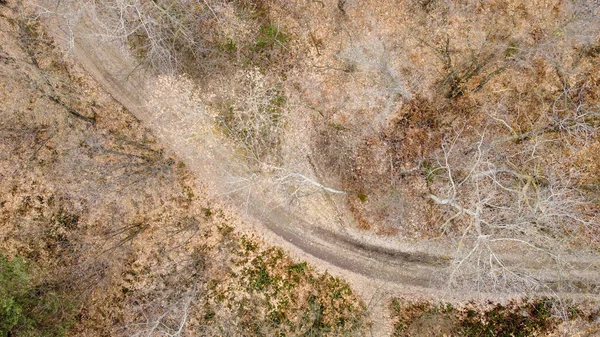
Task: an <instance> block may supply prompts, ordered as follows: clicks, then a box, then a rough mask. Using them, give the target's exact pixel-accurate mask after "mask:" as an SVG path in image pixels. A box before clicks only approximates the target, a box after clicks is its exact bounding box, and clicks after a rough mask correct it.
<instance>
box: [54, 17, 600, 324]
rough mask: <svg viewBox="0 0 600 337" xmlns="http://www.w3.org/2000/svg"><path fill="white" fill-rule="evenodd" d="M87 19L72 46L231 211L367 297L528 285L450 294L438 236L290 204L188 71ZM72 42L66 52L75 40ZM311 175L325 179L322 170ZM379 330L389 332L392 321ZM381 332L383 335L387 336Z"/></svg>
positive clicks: (59, 26)
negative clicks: (146, 54)
mask: <svg viewBox="0 0 600 337" xmlns="http://www.w3.org/2000/svg"><path fill="white" fill-rule="evenodd" d="M82 18H83V19H81V21H80V22H78V23H77V24H76V25H73V26H71V27H69V28H70V29H72V32H73V33H74V40H72V41H73V42H74V45H73V49H71V50H69V52H70V53H72V55H73V56H74V58H75V60H77V61H78V62H80V63H81V64H82V65H83V67H84V68H85V69H86V70H87V71H88V72H89V73H90V74H91V75H92V76H93V77H94V78H95V79H96V80H97V81H99V82H100V83H102V85H103V86H104V87H105V89H106V90H107V91H108V92H110V93H111V95H112V96H113V97H114V98H115V99H116V100H118V101H119V102H120V103H122V104H123V105H124V106H125V107H127V109H129V110H130V111H131V112H132V113H133V114H134V115H135V116H136V117H137V118H138V119H139V120H141V121H142V122H143V123H144V124H145V125H146V126H147V127H148V128H149V129H150V130H151V131H152V132H153V133H154V134H155V135H156V136H157V137H158V139H160V141H161V142H162V143H164V144H165V145H167V146H168V147H170V148H171V149H172V150H173V151H174V152H175V153H176V154H177V156H178V157H179V158H180V159H181V160H182V161H183V162H185V164H186V166H187V167H188V168H190V170H192V171H193V172H194V173H195V174H196V175H197V176H198V177H200V178H201V180H202V181H203V184H205V185H206V186H208V190H209V191H211V193H213V194H215V195H221V196H222V198H223V200H224V202H225V203H226V204H228V205H230V206H231V211H232V212H233V213H236V214H237V216H238V217H241V218H242V219H243V220H244V221H241V222H239V224H240V226H245V224H246V223H249V224H252V227H247V228H240V230H243V231H249V232H255V233H258V234H259V235H261V236H262V237H264V238H265V239H266V240H267V241H268V242H270V243H273V244H275V245H279V246H282V247H284V248H285V249H286V250H288V251H289V252H291V253H292V255H294V256H297V257H299V258H301V259H307V260H308V261H309V262H310V263H312V264H314V265H316V266H318V267H320V268H321V269H325V270H330V271H332V273H333V274H335V275H338V276H341V277H343V278H345V279H347V280H349V281H350V282H351V283H352V284H353V285H354V287H355V288H357V289H358V290H359V291H360V292H361V293H362V295H363V296H364V297H365V299H366V300H367V301H369V300H373V301H374V302H377V301H378V300H380V298H381V297H382V296H383V295H382V293H384V294H386V295H385V296H387V295H404V296H413V297H434V298H440V299H441V298H443V299H445V300H451V301H452V300H465V299H471V298H473V297H477V298H489V299H494V300H499V299H500V300H501V299H505V298H509V297H511V296H518V295H522V293H521V292H520V291H518V292H510V291H507V292H506V293H503V294H485V293H483V294H482V293H480V292H476V291H475V289H460V290H458V291H454V290H453V291H448V289H447V288H446V287H445V284H446V283H445V281H446V280H445V275H447V271H448V269H449V268H450V267H451V266H450V265H449V262H448V261H449V259H448V256H449V254H450V250H449V248H448V246H447V245H444V244H443V243H438V242H435V241H432V242H429V243H419V244H415V243H410V242H404V243H401V242H395V241H393V240H390V239H382V238H378V237H375V236H371V235H369V234H366V233H363V232H358V231H353V230H351V229H348V228H347V227H342V226H340V225H338V223H339V221H337V219H338V218H339V217H343V215H340V214H339V212H337V210H336V202H338V201H336V200H335V197H329V196H322V195H320V196H315V197H314V198H313V199H311V201H310V202H309V203H308V204H309V205H315V204H319V205H320V207H319V208H318V210H316V211H315V208H314V207H311V206H293V207H292V206H290V207H282V206H287V203H286V200H280V199H278V197H277V196H276V195H274V194H265V193H269V191H270V186H269V185H268V183H266V182H265V180H263V179H262V178H261V177H257V176H255V175H253V174H252V172H251V171H250V170H249V169H248V168H247V167H246V166H245V165H244V164H242V163H239V162H237V161H236V156H235V153H234V151H233V150H231V148H229V147H228V146H227V144H226V143H225V142H224V141H223V139H221V138H220V137H219V136H218V135H216V134H215V132H214V130H213V126H212V124H211V118H212V117H211V116H210V115H208V114H207V113H206V112H205V111H204V109H203V105H202V103H201V102H200V101H199V100H198V99H197V98H196V97H197V95H196V94H195V92H194V91H195V90H196V88H194V86H193V84H191V83H190V82H189V81H187V80H186V79H185V78H167V77H161V78H158V77H154V76H152V75H149V74H147V73H144V72H142V71H139V70H138V69H137V65H136V63H135V61H134V60H133V59H132V58H130V57H129V56H127V55H126V52H125V51H123V50H122V48H121V47H120V46H118V45H117V44H116V43H111V42H108V41H101V40H99V39H98V37H97V36H96V35H95V34H94V33H93V31H94V27H92V24H91V21H90V20H86V19H85V16H82ZM62 19H64V18H61V17H53V16H49V17H47V18H46V23H47V25H48V27H49V31H50V32H51V34H52V35H53V36H54V37H55V38H56V39H57V40H58V41H66V42H69V41H71V40H70V38H69V36H66V35H65V33H64V32H65V31H69V29H66V28H67V27H66V26H65V25H64V22H63V21H61V20H62ZM65 47H67V49H68V44H65ZM313 174H314V175H316V176H318V172H313ZM302 212H306V213H302ZM508 248H510V247H508ZM515 253H516V254H515ZM515 253H513V254H511V253H506V256H505V258H506V260H508V261H511V260H512V261H513V262H514V263H515V265H517V264H519V268H520V270H523V271H525V270H529V271H535V273H534V274H536V275H537V277H538V280H539V281H541V282H545V283H546V284H553V283H554V282H558V281H559V280H561V281H564V275H558V273H557V272H556V271H553V270H546V269H545V268H544V267H543V266H537V265H535V264H527V265H523V261H521V260H522V257H521V256H519V255H518V252H515ZM573 254H574V255H573V260H574V261H577V262H578V263H580V264H581V266H582V267H583V268H581V270H579V271H576V272H573V273H572V274H571V275H569V276H568V277H569V278H571V279H572V280H573V284H575V283H576V282H583V283H586V282H587V283H591V284H595V283H596V282H597V277H598V276H597V275H598V271H599V270H600V260H599V259H598V258H597V256H591V257H581V256H576V254H577V253H576V252H574V253H573ZM566 260H569V259H568V258H567V259H566ZM584 266H585V267H584ZM549 291H550V292H554V291H557V292H560V293H561V294H562V295H563V296H571V297H575V298H577V297H586V298H593V297H597V293H598V289H596V290H595V293H592V294H590V293H589V292H587V291H584V290H583V289H578V288H577V287H575V286H573V287H572V288H571V289H567V290H565V291H562V290H561V289H549ZM377 308H379V309H377ZM373 309H374V314H375V315H380V317H384V316H385V314H383V312H384V308H383V306H377V305H374V306H373ZM378 311H379V312H378ZM378 329H383V330H385V327H383V326H382V327H379V328H378ZM383 330H381V331H379V332H378V333H377V334H376V335H383V333H381V332H382V331H383Z"/></svg>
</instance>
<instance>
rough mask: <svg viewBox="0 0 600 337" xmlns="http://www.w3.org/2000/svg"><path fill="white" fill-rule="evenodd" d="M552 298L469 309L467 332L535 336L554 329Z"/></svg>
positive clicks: (491, 336) (483, 336)
mask: <svg viewBox="0 0 600 337" xmlns="http://www.w3.org/2000/svg"><path fill="white" fill-rule="evenodd" d="M552 305H553V304H552V301H551V300H549V299H547V298H543V299H540V300H535V301H531V302H528V303H526V304H524V305H522V306H510V305H509V306H502V305H500V304H497V305H496V306H494V307H493V308H492V309H490V310H488V311H486V312H484V313H478V312H474V311H473V310H468V311H467V315H466V318H465V319H464V320H463V321H462V325H463V327H464V334H465V335H466V336H481V337H494V336H507V337H508V336H514V337H525V336H533V335H535V334H536V333H537V332H545V331H550V330H552V328H553V327H554V326H555V323H556V320H555V319H554V318H553V317H552V312H551V309H552Z"/></svg>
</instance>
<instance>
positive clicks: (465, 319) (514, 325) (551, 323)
mask: <svg viewBox="0 0 600 337" xmlns="http://www.w3.org/2000/svg"><path fill="white" fill-rule="evenodd" d="M553 306H554V303H553V301H552V300H550V299H548V298H541V299H536V300H525V302H524V303H515V302H510V303H508V304H506V305H500V304H496V305H495V306H493V307H492V308H491V309H488V310H485V311H480V310H476V309H473V308H472V306H471V305H469V307H467V308H462V309H459V308H455V307H453V306H452V305H451V304H449V303H446V304H444V303H442V304H439V305H434V304H431V303H429V302H419V303H410V304H407V303H403V302H402V301H401V300H399V299H393V300H392V303H391V305H390V309H391V311H392V315H393V316H394V318H395V323H394V334H393V335H394V336H408V335H410V331H411V328H414V327H412V326H411V325H412V324H423V322H425V321H427V320H424V319H423V318H424V317H427V318H429V321H430V322H432V323H434V324H439V322H441V321H445V322H450V323H451V326H447V327H446V329H447V330H448V331H452V335H456V336H478V337H495V336H506V337H508V336H513V337H525V336H534V335H539V334H540V333H546V332H549V331H552V330H553V329H554V328H555V327H556V325H557V323H558V320H557V319H556V318H555V317H553V316H552V307H553ZM569 311H574V312H575V311H576V312H577V313H579V311H578V310H577V309H573V308H569ZM575 316H577V315H573V316H572V317H575ZM415 322H418V323H415ZM436 322H437V323H436ZM420 328H422V327H420Z"/></svg>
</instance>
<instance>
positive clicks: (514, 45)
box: [504, 42, 519, 57]
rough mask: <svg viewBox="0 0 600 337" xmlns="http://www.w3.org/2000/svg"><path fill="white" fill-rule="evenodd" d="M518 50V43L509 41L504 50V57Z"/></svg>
mask: <svg viewBox="0 0 600 337" xmlns="http://www.w3.org/2000/svg"><path fill="white" fill-rule="evenodd" d="M518 52H519V44H518V43H517V42H511V43H509V44H508V47H506V50H504V57H511V56H513V55H515V54H517V53H518Z"/></svg>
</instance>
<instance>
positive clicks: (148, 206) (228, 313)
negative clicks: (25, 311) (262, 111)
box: [0, 6, 368, 336]
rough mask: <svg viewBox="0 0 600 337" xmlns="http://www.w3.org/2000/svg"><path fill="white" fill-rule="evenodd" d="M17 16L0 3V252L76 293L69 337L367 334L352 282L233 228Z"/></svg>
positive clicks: (122, 113) (126, 117)
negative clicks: (18, 258) (19, 258)
mask: <svg viewBox="0 0 600 337" xmlns="http://www.w3.org/2000/svg"><path fill="white" fill-rule="evenodd" d="M21 11H25V9H23V8H22V7H20V6H17V7H16V8H15V9H10V8H4V7H0V15H1V17H0V25H2V30H1V32H0V34H1V35H0V36H1V39H2V41H6V43H3V46H2V49H1V50H0V53H1V54H0V56H1V57H2V58H1V61H0V73H1V74H2V75H1V77H0V87H1V88H2V90H1V91H0V96H1V97H0V98H1V99H2V101H3V105H2V107H1V108H0V116H1V117H2V118H1V120H2V122H1V124H0V139H1V142H0V148H1V150H2V151H1V155H0V190H1V191H2V193H1V195H2V196H1V197H0V220H1V221H0V223H1V225H0V227H1V229H2V230H1V233H2V235H1V236H0V249H1V250H2V253H3V254H6V255H9V256H23V257H24V258H25V259H26V260H27V261H34V262H35V263H36V264H37V265H39V266H40V269H39V270H38V271H37V274H36V279H37V278H39V279H43V280H45V281H44V282H45V283H44V284H50V285H57V286H56V288H55V289H56V291H61V292H63V293H65V294H69V296H73V297H75V298H76V304H77V310H76V311H75V312H74V313H72V314H69V315H71V316H69V317H68V318H70V319H73V320H74V326H73V329H72V330H71V331H70V332H69V335H81V336H99V335H113V336H115V335H144V336H147V335H157V336H158V335H165V334H177V333H178V332H181V333H183V334H195V335H230V336H251V335H265V334H266V335H276V334H280V333H285V334H288V335H300V334H309V335H310V334H312V335H325V336H339V335H353V336H355V335H360V334H362V333H363V332H365V329H366V328H367V327H368V321H367V317H366V315H365V307H364V305H363V304H362V303H361V301H360V300H359V299H358V298H357V297H356V295H354V293H353V292H352V290H351V289H350V288H349V287H348V285H347V284H346V283H344V282H343V281H341V280H339V279H337V278H335V277H333V276H331V275H329V274H326V273H318V272H316V271H315V270H314V269H313V268H312V267H311V266H310V265H307V264H306V263H302V262H298V261H293V260H292V259H290V258H289V257H288V256H286V254H285V253H284V252H282V251H281V250H279V249H275V248H269V247H267V246H266V245H264V244H262V243H261V242H260V240H258V239H255V238H250V237H246V236H243V235H242V234H241V233H238V232H236V231H234V230H233V227H234V226H235V225H236V223H235V221H236V220H235V219H234V218H233V217H232V216H231V215H229V212H228V211H227V209H225V208H222V207H220V206H219V204H218V202H217V201H214V200H211V199H210V198H209V197H208V196H207V195H206V194H205V191H204V190H203V189H202V188H201V187H199V186H200V184H199V183H198V182H197V181H196V180H195V179H194V178H193V177H192V176H191V174H190V173H189V171H187V169H186V168H185V165H184V164H183V163H180V162H178V160H177V159H176V158H174V157H173V156H172V155H170V154H169V152H168V151H166V150H165V149H163V148H162V147H160V146H159V145H158V144H156V141H155V138H154V137H153V136H152V135H151V134H150V133H149V132H148V131H147V130H145V129H144V128H143V127H142V125H141V124H140V123H139V121H137V120H136V119H135V118H134V117H133V116H132V115H131V114H130V113H129V112H128V111H126V110H124V109H123V107H122V106H120V105H119V104H118V103H117V102H115V101H114V100H113V99H112V98H111V97H110V96H109V95H107V94H106V93H104V92H103V91H102V90H101V89H100V87H99V85H98V83H96V82H94V81H93V80H91V79H90V78H89V77H88V76H87V75H86V74H85V73H84V72H83V71H82V70H81V69H80V68H79V67H78V66H77V65H75V64H72V63H69V62H67V61H64V60H63V58H62V57H61V55H60V54H58V53H57V52H56V51H55V49H54V45H53V42H52V41H51V40H49V39H47V38H46V34H44V32H43V29H42V28H41V27H40V26H39V25H38V23H37V21H36V20H35V17H29V16H23V15H24V14H23V12H21ZM257 109H258V108H257ZM15 333H16V332H15Z"/></svg>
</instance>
